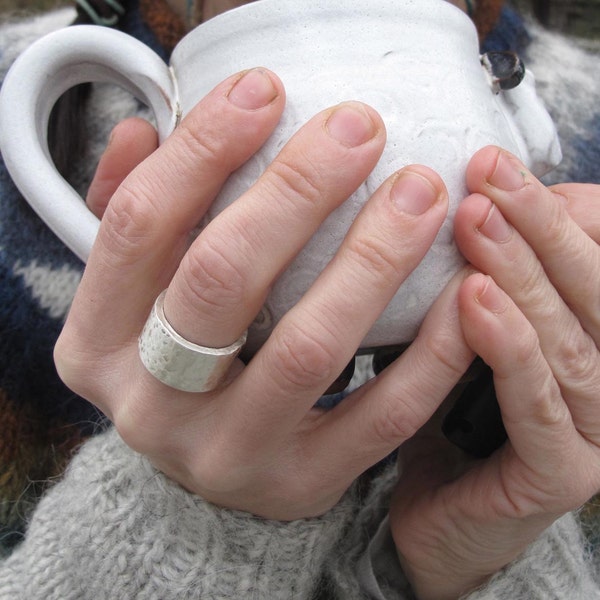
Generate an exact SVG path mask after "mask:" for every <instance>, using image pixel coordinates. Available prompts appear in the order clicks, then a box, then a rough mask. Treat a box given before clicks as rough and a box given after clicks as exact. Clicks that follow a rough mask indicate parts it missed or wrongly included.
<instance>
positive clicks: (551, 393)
mask: <svg viewBox="0 0 600 600" xmlns="http://www.w3.org/2000/svg"><path fill="white" fill-rule="evenodd" d="M529 404H530V410H531V411H532V413H533V415H534V416H535V420H536V422H537V423H538V424H539V425H541V426H542V427H543V428H544V429H548V430H553V431H556V432H557V433H560V434H563V435H564V438H565V439H567V436H568V435H569V430H570V428H571V427H572V417H571V413H570V412H569V410H568V408H567V406H566V404H565V403H564V401H563V399H562V397H561V395H560V393H559V391H558V389H557V385H556V383H555V381H554V380H552V379H551V378H550V377H547V378H546V379H545V380H544V382H543V383H542V384H541V385H540V386H539V388H538V390H537V392H536V393H535V394H532V396H531V397H530V400H529Z"/></svg>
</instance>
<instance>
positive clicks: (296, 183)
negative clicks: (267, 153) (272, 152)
mask: <svg viewBox="0 0 600 600" xmlns="http://www.w3.org/2000/svg"><path fill="white" fill-rule="evenodd" d="M303 162H305V163H307V165H309V166H308V168H307V167H306V166H304V167H303V168H301V167H300V166H297V165H295V164H294V163H292V162H290V161H287V160H285V159H284V158H281V157H280V158H279V159H277V160H276V161H275V162H274V163H272V164H271V166H270V168H269V170H268V171H267V177H266V182H267V183H268V184H269V186H271V187H272V188H273V195H274V196H276V197H278V198H281V197H284V198H289V199H290V200H292V201H293V202H294V203H295V204H297V203H303V204H304V205H308V208H314V207H315V205H317V204H318V202H319V200H320V199H321V198H322V197H323V191H322V185H321V183H320V181H319V178H318V177H317V172H318V171H317V167H316V166H313V165H311V164H310V162H309V161H308V159H307V158H306V157H303ZM300 206H301V207H302V208H304V206H302V204H300Z"/></svg>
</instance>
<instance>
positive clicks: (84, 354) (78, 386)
mask: <svg viewBox="0 0 600 600" xmlns="http://www.w3.org/2000/svg"><path fill="white" fill-rule="evenodd" d="M54 364H55V367H56V372H57V374H58V376H59V377H60V379H61V381H62V382H63V383H64V384H65V385H66V386H67V387H68V388H69V389H70V390H71V391H73V392H75V393H76V394H78V395H79V396H81V397H83V398H86V399H87V400H89V401H90V402H93V403H94V404H96V405H97V406H99V407H100V408H102V409H103V410H105V411H106V407H105V406H102V402H101V401H100V399H101V398H102V397H103V389H104V383H105V381H104V379H103V378H97V377H90V376H89V373H90V366H92V365H93V369H94V371H95V372H98V369H101V357H99V356H98V353H97V352H96V351H95V350H94V349H90V348H88V347H86V346H85V344H83V343H82V342H81V341H80V340H79V338H78V336H77V335H75V334H73V333H72V330H71V328H70V327H69V326H68V325H66V326H65V328H64V329H63V331H62V333H61V334H60V336H59V337H58V339H57V341H56V344H55V346H54Z"/></svg>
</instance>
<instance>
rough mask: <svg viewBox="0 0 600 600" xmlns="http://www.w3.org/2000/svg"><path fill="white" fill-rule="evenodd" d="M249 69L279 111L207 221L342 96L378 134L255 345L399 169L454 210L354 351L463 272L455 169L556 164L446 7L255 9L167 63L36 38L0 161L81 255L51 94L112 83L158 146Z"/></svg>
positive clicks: (75, 204)
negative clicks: (372, 160)
mask: <svg viewBox="0 0 600 600" xmlns="http://www.w3.org/2000/svg"><path fill="white" fill-rule="evenodd" d="M256 66H263V67H267V68H269V69H272V70H273V71H275V72H276V73H277V74H278V75H279V77H281V79H282V80H283V82H284V85H285V87H286V92H287V98H288V100H287V106H286V109H285V112H284V115H283V118H282V120H281V122H280V124H279V126H278V128H277V130H276V131H275V133H274V134H273V135H272V136H271V137H270V139H269V141H268V142H267V143H266V144H265V146H264V147H263V148H262V149H261V150H260V151H259V152H258V153H257V154H256V155H255V156H254V157H253V158H252V159H250V161H248V163H247V164H246V165H245V166H244V167H242V168H241V169H239V170H238V171H237V172H236V173H234V174H233V175H232V176H231V177H230V178H229V180H228V182H227V183H226V185H225V187H224V189H223V190H222V193H221V194H220V195H219V197H218V198H217V200H216V201H215V203H214V205H213V206H212V208H211V209H210V212H209V214H208V216H207V218H208V219H212V218H214V217H215V215H217V214H218V213H219V212H220V211H221V210H223V208H224V207H226V206H227V205H228V204H230V203H231V202H233V201H235V200H236V199H237V198H238V197H239V196H240V195H241V194H242V193H243V192H244V191H245V190H246V189H248V187H249V186H250V185H252V183H253V182H254V181H255V180H256V179H257V178H258V177H259V175H260V174H261V173H262V172H263V171H264V170H265V168H266V167H267V166H268V165H269V163H270V162H271V161H272V160H273V158H274V157H275V156H276V155H277V153H278V152H279V150H280V149H281V147H282V146H283V145H284V144H285V142H286V141H287V140H288V139H289V138H290V136H291V135H292V134H293V133H294V132H295V131H297V130H298V129H299V128H300V126H301V125H302V124H304V123H305V122H306V121H307V120H308V119H309V118H310V117H312V116H313V115H314V114H315V113H317V112H318V111H320V110H323V109H324V108H327V107H329V106H331V105H334V104H337V103H339V102H342V101H345V100H360V101H363V102H366V103H368V104H370V105H371V106H373V107H374V108H375V109H376V110H378V111H379V113H380V114H381V115H382V117H383V120H384V122H385V124H386V128H387V133H388V141H387V146H386V149H385V151H384V154H383V156H382V158H381V160H380V161H379V163H378V165H377V167H376V168H375V169H374V171H373V172H372V173H371V175H370V176H369V177H368V179H367V180H366V181H365V182H364V183H363V185H362V186H361V187H360V188H359V190H358V191H357V192H356V193H355V194H354V195H353V196H352V197H351V198H349V199H348V201H347V202H345V203H344V204H343V205H342V206H341V207H340V208H339V209H337V210H336V211H335V212H334V213H333V214H332V215H331V216H330V217H329V218H328V219H327V220H326V221H325V223H324V224H323V225H322V227H321V228H320V229H319V231H318V232H317V233H316V234H315V235H314V237H313V238H312V239H311V241H310V242H309V243H308V244H307V246H306V247H305V248H304V249H303V251H302V252H301V253H300V254H299V255H298V257H297V259H296V260H295V261H294V262H293V263H292V264H291V265H290V267H289V268H288V270H287V271H286V272H284V273H283V274H282V276H281V277H280V279H279V280H278V281H277V283H276V284H275V286H274V287H273V289H272V292H271V293H270V295H269V297H268V299H267V302H266V304H265V306H264V308H263V310H262V312H261V313H260V315H258V318H257V320H256V322H255V323H254V324H253V326H252V327H251V328H250V332H249V338H248V348H249V350H250V352H253V351H255V350H256V349H257V348H258V347H259V346H260V345H261V344H262V343H263V342H264V340H265V339H266V338H267V337H268V335H269V333H270V331H271V330H272V328H273V326H274V325H275V324H276V323H277V321H279V319H280V318H281V317H282V315H283V314H285V312H287V311H288V310H289V309H290V308H291V307H292V306H293V305H294V304H295V303H296V302H297V301H298V299H299V298H300V297H301V296H302V295H303V294H304V292H305V291H306V290H307V289H308V287H310V285H311V284H312V282H313V281H314V279H315V278H316V277H317V276H318V274H319V273H320V271H321V270H322V269H323V268H324V267H325V265H326V264H327V263H328V262H329V260H330V259H331V258H332V256H333V255H334V253H335V251H336V249H337V247H338V246H339V244H340V243H341V241H342V239H343V237H344V235H345V233H346V231H347V230H348V228H349V226H350V223H351V222H352V221H353V219H354V218H355V216H356V215H357V213H358V211H359V210H360V209H361V207H362V205H363V204H364V202H365V201H366V200H367V199H368V198H369V197H370V195H371V194H372V193H373V191H374V190H375V189H376V188H377V187H378V186H379V185H380V184H381V183H382V181H383V180H384V179H385V178H386V177H388V176H389V175H390V174H392V173H393V172H394V171H395V170H397V169H399V168H401V167H403V166H405V165H407V164H413V163H420V164H425V165H428V166H430V167H432V168H433V169H435V170H436V171H437V172H438V173H439V174H440V175H441V176H442V177H443V179H444V181H445V183H446V186H447V187H448V191H449V194H450V204H451V207H450V214H449V217H448V219H447V221H446V223H445V224H444V226H443V227H442V230H441V231H440V233H439V235H438V237H437V239H436V241H435V243H434V245H433V247H432V248H431V250H430V252H429V253H428V254H427V256H426V257H425V259H424V260H423V262H422V263H421V264H420V265H419V267H418V268H417V269H416V270H415V271H414V272H413V273H412V275H411V276H410V277H409V278H408V280H407V281H406V282H405V283H404V285H403V286H402V287H401V288H400V290H399V291H398V293H397V294H396V296H395V298H394V299H393V301H392V302H391V303H390V305H389V306H388V308H387V309H386V311H385V312H384V313H383V314H382V316H381V318H380V319H379V320H378V321H377V323H376V324H375V326H374V327H373V329H372V330H371V331H370V332H369V334H368V335H367V337H366V338H365V340H364V341H363V347H364V348H370V347H376V346H383V345H388V344H396V343H403V342H407V341H410V340H411V339H413V338H414V336H415V335H416V332H417V329H418V327H419V325H420V323H421V321H422V319H423V317H424V315H425V314H426V312H427V310H428V308H429V307H430V305H431V303H432V302H433V300H434V299H435V298H436V297H437V295H438V294H439V293H440V291H441V290H442V288H443V287H444V285H445V284H446V283H447V282H448V280H449V279H450V278H451V277H452V275H453V274H454V273H455V272H456V271H457V270H458V269H459V268H460V267H461V265H462V264H463V259H462V258H461V256H460V255H459V253H458V252H457V249H456V247H455V245H454V242H453V236H452V216H453V214H454V212H455V210H456V206H457V204H458V202H460V200H461V199H462V198H463V197H464V196H465V194H466V188H465V183H464V174H465V168H466V165H467V162H468V160H469V158H470V157H471V156H472V155H473V153H474V152H475V151H477V150H478V149H479V148H481V147H483V146H485V145H488V144H497V145H499V146H502V147H504V148H506V149H508V150H510V151H511V152H513V153H515V154H516V155H518V156H520V157H521V158H522V159H523V161H524V162H525V163H526V164H527V165H528V166H529V167H530V168H531V169H532V170H533V171H534V172H535V173H536V174H538V175H541V174H542V173H544V172H546V171H548V170H549V169H550V168H551V167H552V166H554V165H555V164H557V163H558V161H559V160H560V148H559V145H558V141H557V139H556V133H555V130H554V126H553V124H552V122H551V120H550V117H549V116H548V114H547V112H546V111H545V109H544V107H543V106H542V104H541V102H540V101H539V99H538V98H537V96H536V93H535V86H534V81H533V77H532V75H531V74H528V75H527V76H526V77H525V80H524V81H523V82H522V83H521V84H520V85H519V86H518V87H516V88H515V89H513V90H510V91H501V92H499V93H498V91H497V89H495V88H494V86H493V85H491V80H490V76H489V73H488V71H487V70H486V69H485V68H484V67H483V66H482V64H481V61H480V56H479V52H478V39H477V33H476V31H475V28H474V26H473V24H472V23H471V21H470V20H469V19H468V18H467V16H466V15H465V14H464V13H462V12H461V11H460V10H458V9H457V8H455V7H454V6H452V5H450V4H448V3H447V2H444V1H443V0H369V2H358V1H356V0H337V1H333V0H329V1H327V2H323V0H303V1H302V2H298V0H259V1H257V2H253V3H251V4H248V5H246V6H243V7H241V8H238V9H235V10H233V11H230V12H228V13H225V14H223V15H220V16H219V17H216V18H215V19H212V20H210V21H208V22H206V23H204V24H203V25H201V26H200V27H198V28H196V29H195V30H193V31H192V32H191V33H189V34H188V35H187V36H186V37H185V38H184V39H183V40H182V41H181V42H180V43H179V45H178V46H177V48H176V49H175V51H174V52H173V55H172V58H171V64H170V66H169V67H167V66H165V65H164V64H163V63H162V61H161V60H160V59H159V58H158V57H157V56H156V55H154V54H153V53H152V52H151V51H150V50H149V49H148V48H146V47H145V46H143V45H141V44H139V43H138V42H137V41H135V40H133V39H131V38H129V37H127V36H125V35H124V34H121V33H119V32H115V31H111V30H106V29H103V28H96V27H90V26H87V27H70V28H68V29H66V30H63V31H60V32H57V33H54V34H51V35H50V36H48V37H47V38H44V39H42V40H41V41H40V42H38V43H37V44H35V45H34V46H32V47H31V48H30V49H29V50H28V51H26V52H25V54H24V55H23V56H22V57H21V58H20V59H19V60H18V61H17V63H16V64H15V66H14V67H13V69H12V70H11V72H10V74H9V76H8V77H7V79H6V83H5V85H4V86H3V90H2V94H1V96H0V144H1V148H2V152H3V155H4V158H5V161H6V164H7V166H8V168H9V170H10V172H11V175H12V176H13V178H14V180H15V182H16V183H17V185H18V186H19V188H20V189H21V191H22V193H23V195H24V196H25V197H26V198H27V199H28V201H29V202H30V203H31V204H32V206H33V207H34V208H35V209H36V210H37V211H38V213H39V214H40V215H41V217H42V218H43V219H44V220H46V222H47V223H48V224H49V226H50V227H52V228H53V230H54V231H55V232H56V233H57V235H59V236H60V237H61V238H62V239H63V240H64V241H65V243H66V244H67V245H69V246H70V247H71V248H72V249H73V251H74V252H76V253H77V254H78V255H79V256H80V257H81V258H82V259H83V260H85V259H86V258H87V256H88V254H89V251H90V248H91V246H92V244H93V241H94V238H95V235H96V232H97V228H98V222H97V220H96V219H95V217H93V216H92V215H91V213H89V211H87V209H86V208H85V205H84V204H83V203H82V201H81V199H80V198H79V197H78V196H77V194H76V193H75V192H74V191H73V190H72V189H71V188H70V187H69V186H68V185H67V184H66V182H64V181H63V180H62V179H61V178H60V176H59V175H58V174H57V173H56V171H55V170H54V168H53V166H52V165H51V163H50V161H49V160H48V158H47V149H46V142H45V133H44V132H45V125H46V123H47V118H48V114H49V111H50V109H51V107H52V105H53V104H54V102H55V100H56V98H57V97H58V96H60V94H61V93H62V92H63V91H64V90H65V89H66V88H68V87H70V86H72V85H74V84H75V83H78V82H81V81H98V80H101V81H106V80H109V81H113V82H117V83H120V84H122V85H123V86H124V87H126V88H127V89H129V90H131V91H132V93H134V94H135V95H137V96H138V97H139V98H141V99H142V100H144V101H145V102H147V103H148V104H149V105H150V106H151V107H152V108H153V110H154V112H155V115H156V119H157V123H158V128H159V134H160V138H161V140H162V139H164V138H165V137H166V136H168V135H169V134H170V133H171V132H172V130H173V128H174V127H176V126H177V123H178V122H179V120H180V119H181V117H182V116H184V115H185V114H186V113H187V112H189V110H190V109H191V108H192V107H193V106H194V105H195V104H196V103H197V102H198V100H199V99H200V98H202V97H203V96H204V95H206V94H207V93H208V92H209V91H210V90H211V89H212V88H213V87H214V86H215V85H216V84H218V83H219V82H220V81H222V80H223V79H225V78H226V77H227V76H229V75H231V74H232V73H235V72H237V71H240V70H243V69H247V68H252V67H256ZM35 172H37V173H38V175H37V177H33V176H32V174H33V173H35ZM40 174H41V177H42V182H43V183H40Z"/></svg>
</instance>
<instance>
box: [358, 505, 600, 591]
mask: <svg viewBox="0 0 600 600" xmlns="http://www.w3.org/2000/svg"><path fill="white" fill-rule="evenodd" d="M377 537H379V538H380V539H379V540H377ZM374 540H375V541H376V542H378V544H377V545H376V547H372V546H371V547H370V548H369V551H370V552H369V554H367V555H364V556H363V558H362V559H361V561H360V563H362V565H361V566H362V568H363V569H365V566H366V567H367V569H368V568H369V565H368V564H367V565H365V564H364V563H365V562H367V561H369V562H370V563H371V564H370V570H369V571H367V572H368V573H369V579H366V580H365V581H366V582H367V590H368V592H369V594H370V598H372V600H409V599H412V598H414V596H413V595H412V593H411V591H410V587H409V584H408V582H407V581H406V579H405V577H404V575H403V574H402V572H401V571H400V567H399V563H398V561H397V560H396V559H395V548H394V543H393V540H392V537H391V534H390V532H389V528H388V529H387V530H385V531H382V530H380V531H378V532H377V536H376V538H374ZM360 563H359V564H360ZM363 572H364V571H363ZM549 598H553V599H555V600H591V599H592V598H600V586H599V582H598V580H597V566H595V565H594V563H593V561H592V557H591V555H589V554H588V552H587V546H586V543H585V541H584V539H583V536H582V533H581V529H580V527H579V524H578V522H577V520H576V518H575V516H574V515H572V514H568V515H565V516H564V517H563V518H561V519H559V520H558V521H556V523H554V525H552V527H550V528H549V529H548V530H547V531H546V532H544V534H543V535H542V536H541V537H540V538H539V539H538V540H537V541H536V542H535V543H534V544H532V545H531V546H530V547H529V548H528V549H527V551H526V552H525V553H524V554H523V555H522V556H521V557H520V558H519V559H518V560H516V561H514V562H513V563H511V564H510V565H508V566H507V567H505V568H504V569H503V570H501V571H499V572H498V573H497V574H496V575H494V577H492V579H491V580H490V581H489V582H488V583H487V584H486V585H485V586H483V587H481V588H480V589H478V590H476V591H474V592H472V593H470V594H467V595H466V596H464V597H463V598H462V600H548V599H549Z"/></svg>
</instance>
